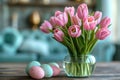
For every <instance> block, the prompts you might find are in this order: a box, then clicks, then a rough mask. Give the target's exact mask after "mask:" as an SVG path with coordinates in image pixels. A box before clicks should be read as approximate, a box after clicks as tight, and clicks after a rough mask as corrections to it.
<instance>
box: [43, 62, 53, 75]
mask: <svg viewBox="0 0 120 80" xmlns="http://www.w3.org/2000/svg"><path fill="white" fill-rule="evenodd" d="M41 67H42V68H43V70H44V71H45V77H52V75H53V69H52V67H51V66H50V65H48V64H43V65H41Z"/></svg>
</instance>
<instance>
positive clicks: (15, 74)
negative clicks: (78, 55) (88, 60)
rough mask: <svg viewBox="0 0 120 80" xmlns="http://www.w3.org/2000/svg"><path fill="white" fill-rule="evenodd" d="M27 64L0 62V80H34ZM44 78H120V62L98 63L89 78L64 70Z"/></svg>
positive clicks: (46, 79) (69, 79) (94, 79)
mask: <svg viewBox="0 0 120 80" xmlns="http://www.w3.org/2000/svg"><path fill="white" fill-rule="evenodd" d="M26 65H27V63H0V80H34V79H32V78H31V77H29V76H27V74H26V73H25V67H26ZM61 69H62V67H61ZM42 80H120V62H110V63H97V64H96V69H95V71H94V73H93V75H92V76H91V77H88V78H69V77H67V76H66V75H65V73H64V71H63V70H62V71H61V74H60V75H59V76H56V77H51V78H44V79H42Z"/></svg>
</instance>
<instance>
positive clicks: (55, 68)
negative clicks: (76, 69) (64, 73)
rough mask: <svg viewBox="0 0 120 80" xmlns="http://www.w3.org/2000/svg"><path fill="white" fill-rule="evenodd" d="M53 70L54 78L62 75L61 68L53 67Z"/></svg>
mask: <svg viewBox="0 0 120 80" xmlns="http://www.w3.org/2000/svg"><path fill="white" fill-rule="evenodd" d="M51 67H52V69H53V76H57V75H59V74H60V68H58V67H57V66H51Z"/></svg>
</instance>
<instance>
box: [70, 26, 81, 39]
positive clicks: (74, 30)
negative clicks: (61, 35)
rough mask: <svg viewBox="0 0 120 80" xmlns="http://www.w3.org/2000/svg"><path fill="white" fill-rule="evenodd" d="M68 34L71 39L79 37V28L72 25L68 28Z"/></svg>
mask: <svg viewBox="0 0 120 80" xmlns="http://www.w3.org/2000/svg"><path fill="white" fill-rule="evenodd" d="M68 34H69V35H70V36H72V37H79V36H80V35H81V30H80V26H78V25H72V26H70V27H69V28H68Z"/></svg>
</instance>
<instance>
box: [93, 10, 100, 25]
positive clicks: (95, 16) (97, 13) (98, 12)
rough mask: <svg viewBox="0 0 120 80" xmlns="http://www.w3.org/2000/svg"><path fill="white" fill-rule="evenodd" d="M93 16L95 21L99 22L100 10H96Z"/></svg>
mask: <svg viewBox="0 0 120 80" xmlns="http://www.w3.org/2000/svg"><path fill="white" fill-rule="evenodd" d="M94 18H95V21H96V23H97V24H99V23H100V21H101V18H102V12H100V11H96V12H95V14H94Z"/></svg>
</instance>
